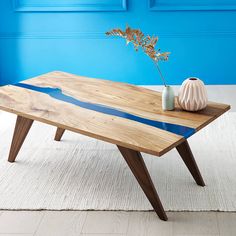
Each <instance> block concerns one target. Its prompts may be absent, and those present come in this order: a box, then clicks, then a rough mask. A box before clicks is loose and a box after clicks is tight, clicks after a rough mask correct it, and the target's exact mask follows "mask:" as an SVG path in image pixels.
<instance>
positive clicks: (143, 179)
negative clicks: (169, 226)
mask: <svg viewBox="0 0 236 236" xmlns="http://www.w3.org/2000/svg"><path fill="white" fill-rule="evenodd" d="M117 147H118V149H119V150H120V152H121V154H122V156H123V157H124V159H125V160H126V162H127V164H128V166H129V168H130V169H131V171H132V172H133V174H134V176H135V178H136V179H137V181H138V183H139V185H140V187H141V188H142V189H143V191H144V193H145V195H146V196H147V198H148V200H149V202H150V203H151V204H152V206H153V208H154V210H155V212H156V213H157V215H158V216H159V217H160V219H162V220H165V221H166V220H167V219H168V218H167V216H166V213H165V211H164V209H163V206H162V203H161V201H160V199H159V197H158V194H157V192H156V189H155V186H154V185H153V182H152V180H151V177H150V175H149V172H148V170H147V167H146V165H145V163H144V160H143V158H142V156H141V154H140V152H137V151H134V150H131V149H128V148H124V147H121V146H117Z"/></svg>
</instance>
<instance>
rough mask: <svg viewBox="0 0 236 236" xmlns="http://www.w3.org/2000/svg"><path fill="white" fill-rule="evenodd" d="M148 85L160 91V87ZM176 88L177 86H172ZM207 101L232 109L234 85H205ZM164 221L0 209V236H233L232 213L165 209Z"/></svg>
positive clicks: (235, 219) (119, 214) (140, 215)
mask: <svg viewBox="0 0 236 236" xmlns="http://www.w3.org/2000/svg"><path fill="white" fill-rule="evenodd" d="M149 88H151V89H157V90H159V91H161V87H160V86H152V87H150V86H149ZM174 89H175V91H177V89H178V87H177V86H175V87H174ZM207 90H208V95H209V98H210V100H212V101H216V102H223V103H228V104H231V107H232V108H231V111H236V85H230V86H229V85H228V86H207ZM167 215H168V217H169V221H168V222H163V221H161V220H159V219H158V217H157V216H156V214H155V213H154V212H124V211H116V212H114V211H0V236H9V235H12V236H13V235H18V236H26V235H27V236H64V235H65V236H79V235H84V236H86V235H87V236H104V235H106V236H108V235H111V236H124V235H127V236H131V235H134V236H152V235H155V236H156V235H160V236H170V235H171V236H187V235H189V236H199V235H204V236H213V235H214V236H217V235H218V236H219V235H220V236H236V213H230V212H227V213H226V212H167Z"/></svg>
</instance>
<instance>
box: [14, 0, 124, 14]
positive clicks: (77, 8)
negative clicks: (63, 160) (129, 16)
mask: <svg viewBox="0 0 236 236" xmlns="http://www.w3.org/2000/svg"><path fill="white" fill-rule="evenodd" d="M12 1H13V8H14V11H17V12H103V11H126V10H127V0H82V1H81V0H73V1H72V0H71V1H70V2H69V1H68V0H67V1H65V3H64V4H62V3H53V4H52V3H50V2H48V3H40V0H38V1H36V3H35V1H31V0H28V3H26V2H25V1H26V0H24V1H22V0H12Z"/></svg>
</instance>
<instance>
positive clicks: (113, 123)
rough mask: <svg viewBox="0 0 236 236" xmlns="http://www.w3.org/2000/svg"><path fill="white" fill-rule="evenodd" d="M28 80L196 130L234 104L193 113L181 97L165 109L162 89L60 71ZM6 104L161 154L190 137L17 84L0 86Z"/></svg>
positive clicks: (15, 110)
mask: <svg viewBox="0 0 236 236" xmlns="http://www.w3.org/2000/svg"><path fill="white" fill-rule="evenodd" d="M24 83H27V84H31V85H36V86H40V87H52V88H60V89H61V90H62V92H63V93H64V94H66V95H69V96H72V97H74V98H76V99H79V100H81V101H86V102H91V103H96V104H102V105H106V106H109V107H113V108H116V109H119V110H122V111H125V112H128V113H130V114H134V115H138V116H140V117H144V118H148V119H152V120H156V121H161V122H167V123H171V124H177V125H183V126H187V127H191V128H194V129H196V131H197V130H199V129H201V128H203V127H204V126H206V125H207V124H209V123H210V122H212V121H213V120H214V119H216V118H217V117H219V116H220V115H221V114H223V113H224V112H226V111H227V110H229V109H230V106H229V105H225V104H218V103H212V102H210V103H209V105H208V106H207V108H205V109H204V110H202V111H200V112H197V113H193V112H186V111H182V110H181V109H180V108H179V106H178V104H177V103H176V109H175V110H174V111H163V110H162V108H161V93H159V92H156V91H152V90H149V89H145V88H141V87H137V86H134V85H129V84H124V83H118V82H112V81H108V80H99V79H93V78H87V77H82V76H77V75H72V74H69V73H65V72H59V71H55V72H51V73H48V74H45V75H41V76H38V77H35V78H33V79H30V80H26V81H24ZM0 109H2V110H5V111H8V112H11V113H15V114H17V115H20V116H23V117H26V118H29V119H32V120H38V121H41V122H44V123H48V124H51V125H54V126H56V127H59V128H62V129H67V130H71V131H74V132H78V133H82V134H84V135H87V136H90V137H93V138H97V139H101V140H104V141H107V142H110V143H114V144H116V145H119V146H123V147H126V148H130V149H134V150H136V151H140V152H146V153H149V154H153V155H157V156H161V155H163V154H164V153H166V152H167V151H169V150H170V149H172V148H173V147H176V146H177V145H178V144H180V143H181V142H183V141H184V138H183V137H182V136H180V135H176V134H174V133H171V132H167V131H165V130H162V129H158V128H154V127H151V126H148V125H145V124H140V123H138V122H135V121H132V120H128V119H124V118H121V117H116V116H112V115H107V114H103V113H100V112H95V111H92V110H89V109H85V108H82V107H79V106H76V105H73V104H69V103H65V102H63V101H59V100H57V99H55V98H52V97H50V96H49V95H47V94H44V93H40V92H36V91H32V90H29V89H25V88H20V87H17V86H14V85H7V86H3V87H1V88H0Z"/></svg>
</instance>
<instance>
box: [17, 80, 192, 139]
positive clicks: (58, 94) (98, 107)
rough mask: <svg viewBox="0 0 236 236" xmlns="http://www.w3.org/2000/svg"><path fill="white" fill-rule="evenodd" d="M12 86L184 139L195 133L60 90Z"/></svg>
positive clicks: (32, 86)
mask: <svg viewBox="0 0 236 236" xmlns="http://www.w3.org/2000/svg"><path fill="white" fill-rule="evenodd" d="M14 86H18V87H21V88H26V89H30V90H33V91H37V92H41V93H45V94H48V95H50V96H51V97H53V98H55V99H58V100H60V101H63V102H67V103H71V104H74V105H77V106H80V107H82V108H85V109H89V110H93V111H97V112H101V113H104V114H107V115H113V116H118V117H121V118H125V119H129V120H132V121H136V122H139V123H142V124H145V125H149V126H153V127H156V128H159V129H162V130H166V131H169V132H171V133H175V134H178V135H181V136H184V138H188V137H190V136H191V135H192V134H194V133H195V129H193V128H190V127H187V126H182V125H176V124H171V123H166V122H161V121H156V120H150V119H147V118H143V117H140V116H137V115H133V114H130V113H127V112H124V111H121V110H117V109H115V108H112V107H108V106H105V105H102V104H94V103H90V102H84V101H80V100H78V99H75V98H73V97H71V96H68V95H65V94H63V93H62V90H61V89H59V88H50V87H38V86H35V85H30V84H24V83H17V84H14Z"/></svg>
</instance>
